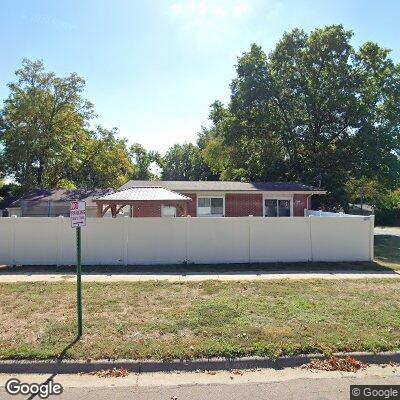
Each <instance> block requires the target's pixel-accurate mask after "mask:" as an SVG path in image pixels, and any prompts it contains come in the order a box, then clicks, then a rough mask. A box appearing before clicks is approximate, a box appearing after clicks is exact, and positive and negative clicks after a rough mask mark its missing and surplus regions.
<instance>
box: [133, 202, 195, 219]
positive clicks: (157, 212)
mask: <svg viewBox="0 0 400 400" xmlns="http://www.w3.org/2000/svg"><path fill="white" fill-rule="evenodd" d="M163 205H164V206H174V207H176V216H177V217H180V216H182V215H183V213H184V205H183V204H178V205H177V204H176V203H175V202H168V201H142V202H140V203H139V202H138V203H136V204H135V205H134V206H133V217H134V218H135V217H161V207H162V206H163ZM188 209H189V204H188Z"/></svg>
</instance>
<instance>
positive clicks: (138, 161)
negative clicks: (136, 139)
mask: <svg viewBox="0 0 400 400" xmlns="http://www.w3.org/2000/svg"><path fill="white" fill-rule="evenodd" d="M129 154H130V156H131V157H132V159H133V160H134V163H135V166H136V168H135V169H134V171H133V172H132V173H131V179H139V180H154V179H156V178H157V176H156V175H154V174H152V173H151V171H150V166H151V164H152V163H156V164H158V165H160V163H161V157H160V155H159V154H158V152H154V151H151V150H150V151H147V150H146V149H145V148H144V147H143V146H142V145H140V144H139V143H135V144H134V145H132V146H131V147H130V150H129Z"/></svg>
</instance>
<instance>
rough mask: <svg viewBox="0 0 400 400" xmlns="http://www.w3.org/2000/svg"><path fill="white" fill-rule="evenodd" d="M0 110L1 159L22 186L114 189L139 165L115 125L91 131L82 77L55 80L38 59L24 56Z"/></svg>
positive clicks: (91, 116) (88, 104)
mask: <svg viewBox="0 0 400 400" xmlns="http://www.w3.org/2000/svg"><path fill="white" fill-rule="evenodd" d="M16 75H17V77H18V80H17V82H16V83H11V84H9V88H10V94H9V96H8V98H7V100H6V101H5V104H4V108H3V109H2V110H1V112H0V161H3V162H2V164H1V165H2V167H3V168H4V171H0V176H1V173H4V174H5V175H8V176H11V177H13V178H14V180H15V181H16V182H17V183H18V184H20V185H21V188H22V190H25V191H26V190H28V189H31V188H47V187H49V188H74V187H90V188H92V187H112V188H118V187H119V186H121V185H122V184H123V183H125V182H126V181H127V180H128V179H129V177H131V176H132V175H133V174H134V173H135V171H136V170H138V168H136V167H135V165H133V164H132V161H131V159H130V153H129V151H128V148H127V142H126V140H123V139H119V138H118V137H117V130H116V128H114V129H111V130H107V129H105V128H102V127H100V126H97V127H96V129H90V126H89V122H90V120H91V119H92V118H93V116H94V112H93V106H92V104H91V103H90V102H88V101H86V100H84V99H83V98H82V92H83V89H84V83H85V82H84V80H83V79H82V78H80V77H79V76H77V75H76V74H71V75H69V76H68V77H66V78H59V77H57V76H56V75H55V74H54V73H51V72H46V71H45V70H44V66H43V63H42V62H41V61H35V62H33V61H29V60H24V61H23V65H22V68H21V69H19V70H18V71H17V72H16Z"/></svg>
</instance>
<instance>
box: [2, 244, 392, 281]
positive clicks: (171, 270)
mask: <svg viewBox="0 0 400 400" xmlns="http://www.w3.org/2000/svg"><path fill="white" fill-rule="evenodd" d="M399 239H400V238H399ZM381 260H382V261H384V259H383V258H381ZM318 272H320V273H327V272H328V273H332V274H334V273H346V272H348V273H352V274H354V273H363V274H368V273H394V271H393V268H391V267H390V266H387V265H382V264H380V263H378V262H305V263H299V262H296V263H268V264H266V263H260V264H256V263H255V264H179V265H177V264H176V265H129V266H120V265H111V266H110V265H109V266H107V265H104V266H89V265H86V266H83V267H82V274H83V275H104V276H116V275H132V276H135V275H160V276H163V275H179V276H190V275H241V274H254V275H260V274H268V273H270V274H279V273H282V274H290V273H293V274H302V273H304V274H307V273H318ZM42 274H51V275H60V276H63V277H65V280H66V281H68V279H71V280H72V279H73V274H75V267H74V266H62V267H57V266H16V267H2V268H0V280H1V275H42Z"/></svg>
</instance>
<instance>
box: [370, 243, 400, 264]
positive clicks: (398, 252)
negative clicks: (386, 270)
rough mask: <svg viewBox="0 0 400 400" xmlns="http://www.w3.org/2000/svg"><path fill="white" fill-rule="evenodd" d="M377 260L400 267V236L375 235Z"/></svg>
mask: <svg viewBox="0 0 400 400" xmlns="http://www.w3.org/2000/svg"><path fill="white" fill-rule="evenodd" d="M375 260H376V261H377V262H379V263H381V264H382V265H387V266H389V267H391V268H393V269H400V237H399V236H391V235H375Z"/></svg>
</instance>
